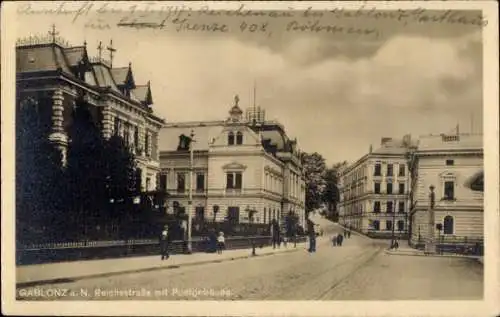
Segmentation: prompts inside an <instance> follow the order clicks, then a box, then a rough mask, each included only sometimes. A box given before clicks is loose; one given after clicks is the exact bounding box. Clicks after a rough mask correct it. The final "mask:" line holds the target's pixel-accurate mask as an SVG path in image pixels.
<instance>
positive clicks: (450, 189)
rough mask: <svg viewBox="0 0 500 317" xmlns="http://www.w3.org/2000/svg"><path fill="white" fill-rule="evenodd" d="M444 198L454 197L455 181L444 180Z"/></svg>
mask: <svg viewBox="0 0 500 317" xmlns="http://www.w3.org/2000/svg"><path fill="white" fill-rule="evenodd" d="M444 199H445V200H453V199H455V182H451V181H447V182H444Z"/></svg>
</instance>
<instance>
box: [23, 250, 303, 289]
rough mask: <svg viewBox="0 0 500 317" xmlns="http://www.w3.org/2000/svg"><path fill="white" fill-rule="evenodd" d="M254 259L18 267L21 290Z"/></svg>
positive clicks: (236, 254) (226, 255)
mask: <svg viewBox="0 0 500 317" xmlns="http://www.w3.org/2000/svg"><path fill="white" fill-rule="evenodd" d="M306 246H307V243H306V242H302V243H297V247H296V248H294V247H293V243H288V247H287V248H285V247H284V246H283V245H281V248H276V249H273V248H272V247H270V246H268V247H264V248H262V249H261V248H256V249H255V253H256V256H267V255H272V254H277V253H285V252H294V251H300V250H304V249H305V248H306ZM250 257H252V249H239V250H227V251H224V252H223V253H222V254H216V253H193V254H190V255H188V254H179V255H172V256H170V258H169V259H168V260H164V261H162V260H161V258H160V255H156V256H143V257H130V258H118V259H106V260H89V261H77V262H62V263H48V264H35V265H26V266H18V267H17V268H16V282H17V287H26V286H34V285H41V284H50V283H65V282H72V281H75V280H81V279H87V278H96V277H106V276H112V275H119V274H128V273H139V272H147V271H154V270H164V269H175V268H179V267H185V266H193V265H201V264H207V263H218V262H225V261H232V260H237V259H245V258H250Z"/></svg>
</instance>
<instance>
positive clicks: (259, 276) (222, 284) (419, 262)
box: [18, 226, 483, 300]
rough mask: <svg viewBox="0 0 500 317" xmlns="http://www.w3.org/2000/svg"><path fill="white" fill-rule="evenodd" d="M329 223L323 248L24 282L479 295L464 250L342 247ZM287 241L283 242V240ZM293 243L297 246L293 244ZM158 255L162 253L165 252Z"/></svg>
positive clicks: (136, 294) (344, 296) (99, 288)
mask: <svg viewBox="0 0 500 317" xmlns="http://www.w3.org/2000/svg"><path fill="white" fill-rule="evenodd" d="M340 230H341V229H340V228H339V227H336V226H335V227H329V228H325V235H324V236H323V237H321V238H319V239H318V248H317V252H316V253H312V254H310V253H308V252H307V251H306V250H305V249H304V248H303V247H302V248H300V249H298V250H297V251H296V252H287V253H280V254H275V255H272V256H264V257H255V258H249V259H242V260H233V261H226V262H220V263H213V264H203V265H197V266H187V267H179V268H176V269H168V270H157V271H151V272H143V273H134V274H123V275H117V276H112V277H105V278H91V279H83V280H79V281H76V282H73V283H60V284H52V285H42V286H37V287H32V288H18V296H19V297H18V298H19V299H30V300H55V299H58V300H82V299H94V300H117V299H133V300H141V299H143V300H151V299H157V300H389V299H390V300H411V299H418V300H426V299H427V300H429V299H433V300H436V299H463V300H465V299H480V298H481V297H482V292H483V291H482V289H483V268H482V266H481V265H480V264H479V263H477V262H475V261H473V260H471V259H462V258H438V257H419V256H399V255H388V254H386V253H384V251H383V248H384V247H386V246H385V245H384V244H382V243H378V242H373V241H372V240H368V239H366V238H364V237H360V236H357V235H354V234H353V235H351V238H350V239H345V240H344V245H343V246H342V247H332V246H331V244H330V242H329V239H330V237H331V236H332V234H333V233H334V232H340ZM282 248H283V246H282ZM288 248H293V245H292V244H289V245H288ZM158 260H159V259H158Z"/></svg>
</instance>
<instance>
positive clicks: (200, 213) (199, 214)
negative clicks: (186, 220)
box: [195, 206, 205, 220]
mask: <svg viewBox="0 0 500 317" xmlns="http://www.w3.org/2000/svg"><path fill="white" fill-rule="evenodd" d="M195 217H196V219H197V220H205V207H202V206H198V207H196V211H195Z"/></svg>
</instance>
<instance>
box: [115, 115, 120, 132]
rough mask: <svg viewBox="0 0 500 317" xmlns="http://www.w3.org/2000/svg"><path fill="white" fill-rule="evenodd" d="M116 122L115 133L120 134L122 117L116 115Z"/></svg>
mask: <svg viewBox="0 0 500 317" xmlns="http://www.w3.org/2000/svg"><path fill="white" fill-rule="evenodd" d="M114 124H115V126H114V132H115V135H118V134H119V132H120V119H119V118H118V117H115V122H114Z"/></svg>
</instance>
